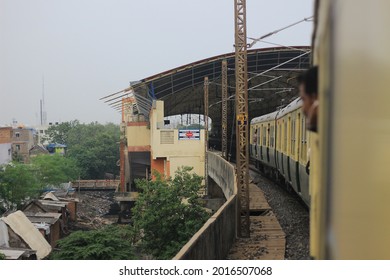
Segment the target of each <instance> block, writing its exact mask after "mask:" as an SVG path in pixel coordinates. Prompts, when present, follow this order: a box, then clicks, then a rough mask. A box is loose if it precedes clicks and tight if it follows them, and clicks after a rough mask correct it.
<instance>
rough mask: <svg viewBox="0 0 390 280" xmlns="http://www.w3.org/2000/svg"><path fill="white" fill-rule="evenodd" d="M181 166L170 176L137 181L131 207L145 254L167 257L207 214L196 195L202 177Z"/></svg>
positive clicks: (191, 233) (176, 249) (186, 238)
mask: <svg viewBox="0 0 390 280" xmlns="http://www.w3.org/2000/svg"><path fill="white" fill-rule="evenodd" d="M191 169H192V168H190V167H183V168H181V169H179V170H178V171H177V172H176V174H175V175H176V176H175V178H174V179H166V180H164V178H161V176H160V175H159V174H156V176H157V179H156V180H155V181H147V180H139V181H137V187H138V188H139V189H140V190H141V192H140V194H139V197H138V200H137V202H136V204H135V207H134V208H133V224H134V230H135V232H136V234H137V236H138V238H140V243H141V247H142V248H143V250H144V251H145V253H148V254H151V255H153V256H154V257H155V258H157V259H171V258H172V257H174V256H175V254H176V253H177V252H178V251H179V250H180V249H181V248H182V247H183V246H184V244H185V243H186V242H187V241H188V240H189V239H190V238H191V237H192V236H193V235H194V234H195V233H196V232H197V231H198V230H199V229H200V228H201V227H202V226H203V224H204V223H205V222H206V221H207V219H208V217H209V215H208V213H207V212H206V211H205V209H204V208H203V207H202V203H201V201H200V199H199V197H198V191H199V188H200V186H201V181H202V177H200V176H198V175H196V174H192V173H190V171H191Z"/></svg>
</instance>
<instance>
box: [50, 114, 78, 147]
mask: <svg viewBox="0 0 390 280" xmlns="http://www.w3.org/2000/svg"><path fill="white" fill-rule="evenodd" d="M78 125H80V122H79V121H78V120H74V121H70V122H63V123H60V124H57V125H52V126H50V127H49V129H48V130H47V131H46V134H47V136H46V138H45V139H44V140H47V141H48V142H50V143H60V144H66V143H67V142H68V134H69V132H70V131H71V130H72V129H74V128H75V127H77V126H78Z"/></svg>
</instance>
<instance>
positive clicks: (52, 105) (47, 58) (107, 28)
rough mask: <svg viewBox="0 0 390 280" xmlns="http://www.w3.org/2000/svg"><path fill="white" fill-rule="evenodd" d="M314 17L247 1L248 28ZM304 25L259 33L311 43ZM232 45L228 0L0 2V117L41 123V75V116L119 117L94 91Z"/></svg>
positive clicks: (307, 10) (307, 0)
mask: <svg viewBox="0 0 390 280" xmlns="http://www.w3.org/2000/svg"><path fill="white" fill-rule="evenodd" d="M312 15H313V0H295V1H291V0H272V1H269V0H268V1H266V0H247V35H248V37H260V36H262V35H264V34H267V33H269V32H271V31H274V30H277V29H279V28H282V27H285V26H287V25H289V24H292V23H294V22H297V21H299V20H302V19H303V18H306V17H310V16H312ZM312 28H313V23H312V22H304V23H300V24H299V25H296V26H294V27H291V28H289V29H286V30H284V31H282V32H280V33H278V34H277V35H273V36H272V37H269V38H267V39H266V40H267V41H269V42H272V43H276V44H281V45H295V46H298V45H310V38H311V33H312ZM233 44H234V1H233V0H164V1H162V0H66V1H65V0H0V125H2V124H9V123H11V122H12V119H16V120H17V121H18V122H21V123H24V124H29V125H35V124H38V123H39V118H38V116H39V104H40V99H41V97H42V77H43V76H44V80H45V103H46V112H47V120H48V122H56V121H70V120H74V119H78V120H80V121H81V122H91V121H98V122H100V123H106V122H114V123H119V121H120V115H119V114H118V113H117V112H116V111H114V110H113V109H111V108H110V107H109V106H107V105H106V104H104V103H103V102H102V101H99V98H100V97H103V96H105V95H108V94H110V93H113V92H116V91H119V90H121V89H123V88H125V87H127V86H128V85H129V82H130V81H136V80H140V79H143V78H145V77H148V76H151V75H154V74H157V73H160V72H162V71H165V70H169V69H171V68H175V67H178V66H180V65H183V64H187V63H191V62H193V61H197V60H200V59H204V58H207V57H211V56H215V55H219V54H223V53H227V52H232V51H233ZM271 46H272V45H269V44H265V43H257V44H256V45H255V46H254V48H262V47H271Z"/></svg>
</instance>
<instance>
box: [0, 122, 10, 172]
mask: <svg viewBox="0 0 390 280" xmlns="http://www.w3.org/2000/svg"><path fill="white" fill-rule="evenodd" d="M11 160H12V127H0V165H1V164H6V163H8V162H10V161H11Z"/></svg>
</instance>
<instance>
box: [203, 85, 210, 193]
mask: <svg viewBox="0 0 390 280" xmlns="http://www.w3.org/2000/svg"><path fill="white" fill-rule="evenodd" d="M208 135H209V78H208V77H205V78H204V151H205V155H204V182H205V191H206V195H208V194H209V189H208V186H209V184H208V177H209V172H208V158H207V151H208V142H209V136H208Z"/></svg>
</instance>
